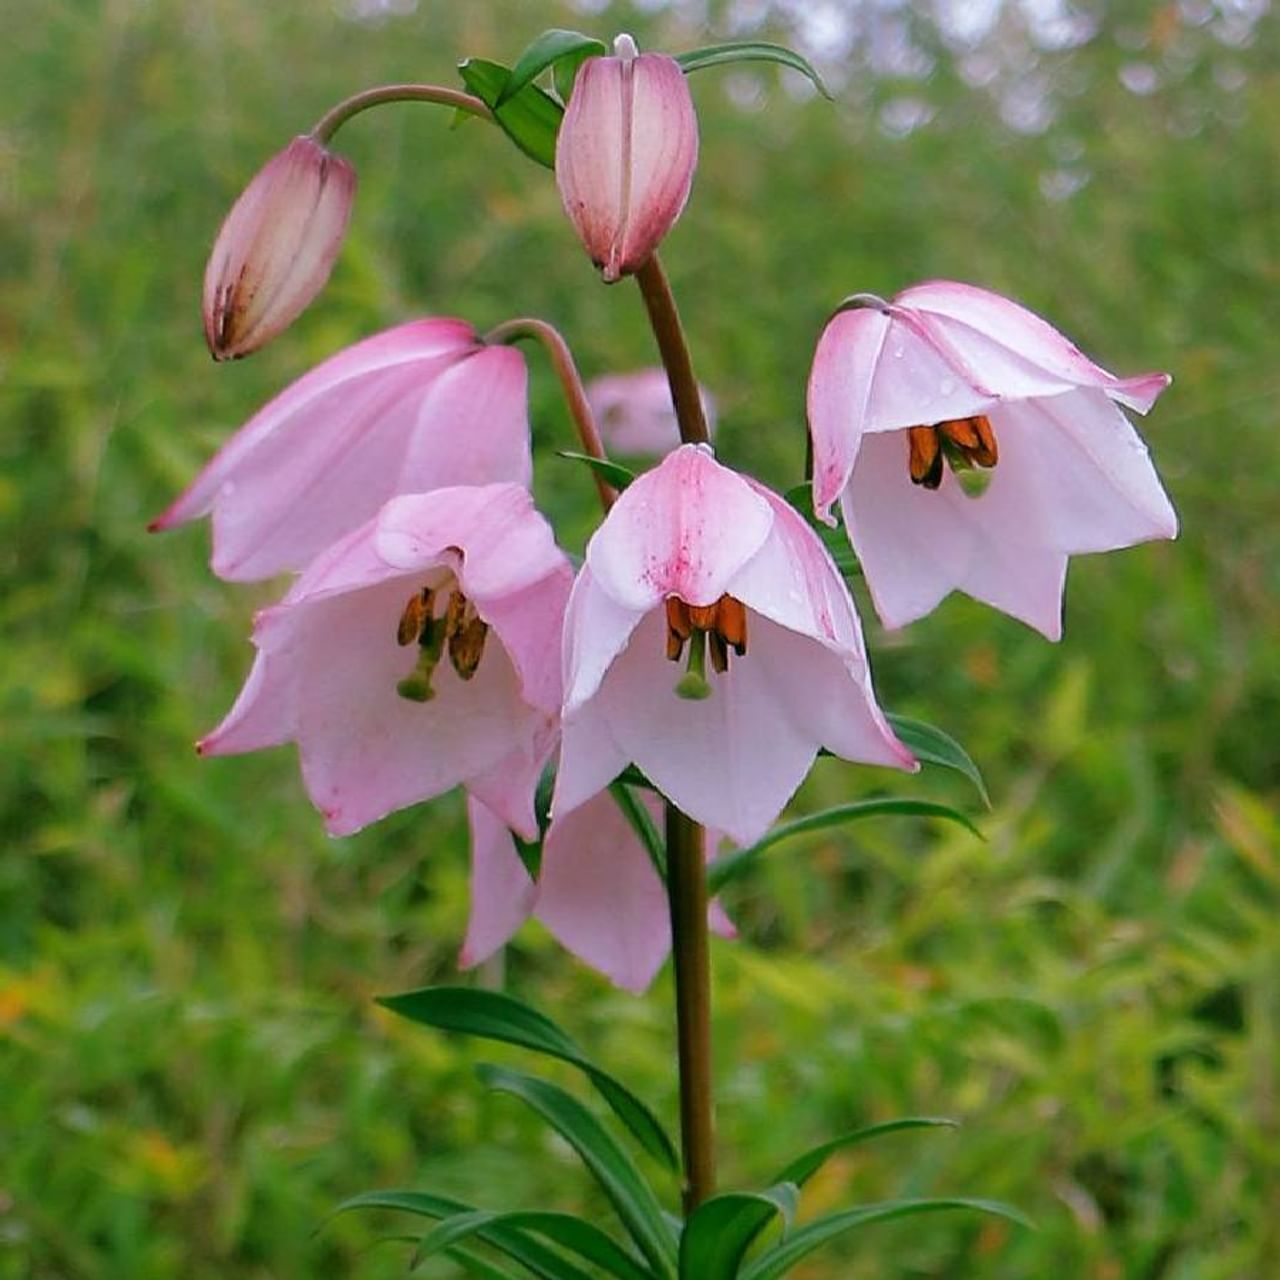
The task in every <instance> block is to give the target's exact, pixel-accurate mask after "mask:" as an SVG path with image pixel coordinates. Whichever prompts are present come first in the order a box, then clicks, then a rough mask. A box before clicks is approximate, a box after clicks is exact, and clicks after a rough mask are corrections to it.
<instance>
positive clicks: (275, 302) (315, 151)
mask: <svg viewBox="0 0 1280 1280" xmlns="http://www.w3.org/2000/svg"><path fill="white" fill-rule="evenodd" d="M355 195H356V171H355V170H354V169H353V168H352V167H351V165H350V164H348V163H347V161H345V160H344V159H343V158H342V157H341V156H338V155H335V154H334V153H333V152H332V151H330V150H329V149H328V148H327V147H325V146H323V145H322V144H321V143H319V142H317V141H316V140H315V139H314V138H312V137H309V136H304V137H301V138H294V140H293V141H292V142H291V143H289V145H288V146H287V147H285V149H284V150H283V151H281V152H279V153H278V154H277V155H274V156H272V158H271V159H270V160H268V161H267V163H266V164H265V165H263V167H262V168H261V169H259V170H258V172H257V174H256V175H255V176H254V179H253V181H252V182H250V183H249V185H248V186H247V187H246V188H245V189H244V191H243V192H241V194H240V198H239V199H238V200H237V201H236V202H235V204H233V205H232V206H231V212H230V213H228V214H227V216H226V219H225V221H224V222H223V224H222V229H221V230H220V231H219V232H218V238H217V240H216V241H215V242H214V246H213V252H212V253H211V254H210V255H209V263H208V266H207V267H206V268H205V274H204V335H205V338H206V339H207V341H208V343H209V350H210V351H211V352H212V353H213V357H214V359H215V360H232V359H235V358H237V357H239V356H247V355H249V353H250V352H253V351H256V350H257V349H258V348H259V347H261V346H265V345H266V344H267V343H268V342H270V341H271V339H272V338H274V337H275V336H276V335H277V334H279V333H281V332H282V331H283V330H285V329H287V328H288V327H289V325H291V324H292V323H293V322H294V321H295V320H296V319H297V318H298V316H300V315H301V314H302V312H303V311H304V310H305V309H306V308H307V307H308V306H309V305H310V303H311V300H312V299H313V298H314V297H315V296H316V294H317V293H319V292H320V290H321V289H323V288H324V286H325V282H326V281H327V280H328V279H329V273H330V272H331V271H332V270H333V264H334V260H335V259H336V258H337V256H338V250H339V249H340V248H341V247H342V239H343V237H344V236H345V235H346V233H347V222H348V221H349V220H350V217H351V205H352V202H353V201H354V200H355Z"/></svg>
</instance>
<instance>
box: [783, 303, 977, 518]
mask: <svg viewBox="0 0 1280 1280" xmlns="http://www.w3.org/2000/svg"><path fill="white" fill-rule="evenodd" d="M993 399H994V393H993V391H992V390H991V388H990V386H989V385H988V384H987V383H986V382H985V381H980V380H977V379H973V378H970V379H968V380H966V378H965V377H964V376H962V374H961V372H960V371H959V370H957V368H956V367H955V364H954V363H953V361H952V359H950V358H949V356H948V354H947V353H945V352H944V351H942V350H940V349H939V347H938V345H937V344H936V342H935V341H934V340H933V338H932V336H931V335H929V334H928V333H927V332H924V331H922V330H921V329H920V328H919V327H918V326H916V325H913V324H911V323H909V322H908V321H907V319H906V318H905V316H904V314H903V313H902V312H901V311H898V310H896V309H891V310H890V311H888V312H882V311H879V310H877V309H875V308H872V307H860V308H857V309H855V310H852V311H842V312H841V313H840V314H839V315H837V316H835V317H834V318H833V319H832V320H831V322H830V323H829V324H828V325H827V327H826V329H825V330H824V331H823V334H822V337H821V338H820V339H819V340H818V348H817V351H816V352H815V354H814V358H813V369H812V371H811V372H810V375H809V396H808V410H809V429H810V432H811V434H812V437H813V462H814V467H813V503H814V510H815V511H816V512H817V513H818V515H819V516H820V517H821V518H822V519H824V520H826V521H827V522H828V523H834V521H833V520H832V519H831V517H830V515H829V512H830V508H831V504H832V503H833V502H834V501H835V500H836V498H837V497H838V496H839V494H840V492H841V490H843V488H844V486H845V485H846V484H847V483H848V479H849V475H850V472H851V471H852V469H853V465H854V459H855V458H856V457H857V455H858V448H859V445H860V442H861V440H862V438H863V436H864V435H866V434H869V433H872V432H878V431H893V430H899V429H901V428H902V427H911V426H920V425H927V424H931V423H934V422H941V421H943V420H945V419H948V418H965V417H968V416H970V415H971V414H975V413H982V412H985V411H986V409H987V408H988V407H989V406H990V405H991V404H992V403H993Z"/></svg>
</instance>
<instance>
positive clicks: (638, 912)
mask: <svg viewBox="0 0 1280 1280" xmlns="http://www.w3.org/2000/svg"><path fill="white" fill-rule="evenodd" d="M642 803H644V804H645V805H646V807H647V808H648V809H649V813H650V816H651V817H652V818H653V819H654V821H655V822H657V823H658V824H659V829H661V821H662V816H661V804H660V803H659V801H658V800H657V798H656V797H655V796H652V795H646V796H644V797H643V799H642ZM467 816H468V818H469V819H470V822H471V918H470V920H469V922H468V924H467V936H466V940H465V942H464V943H463V947H462V954H461V955H460V956H459V958H458V963H459V964H460V965H461V966H462V967H463V968H464V969H465V968H470V967H471V966H472V965H477V964H480V963H481V962H482V961H484V960H486V959H487V958H488V957H489V956H490V955H492V954H493V952H495V951H496V950H497V949H498V948H499V947H500V946H502V945H503V944H504V943H506V941H507V940H508V939H509V938H510V937H511V935H512V934H513V933H515V931H516V930H517V929H518V928H519V927H520V926H521V925H522V924H523V923H524V921H525V920H527V919H528V918H529V917H530V916H533V917H534V918H535V919H537V920H540V921H541V922H542V923H543V924H544V925H545V926H546V927H547V929H548V930H550V932H551V933H552V935H553V936H554V937H555V938H556V939H557V940H558V941H559V942H560V943H561V944H562V945H563V946H565V947H566V948H567V949H568V950H570V951H572V952H573V953H574V955H576V956H577V957H578V958H579V959H581V960H584V961H586V963H587V964H589V965H591V967H592V968H593V969H597V970H599V972H601V973H603V974H604V975H605V977H607V978H608V979H609V980H610V981H611V982H613V983H615V984H616V985H617V986H619V987H622V988H623V989H624V990H626V991H632V992H635V993H636V994H637V995H639V994H640V993H641V992H643V991H644V990H646V989H647V988H648V986H649V984H650V983H651V982H652V981H653V979H654V975H655V974H656V973H657V972H658V970H659V969H660V968H661V967H662V962H663V961H664V960H665V959H666V958H667V953H668V952H669V951H670V950H671V917H670V914H669V910H668V906H667V891H666V888H665V886H664V885H663V883H662V880H661V879H660V877H659V876H658V873H657V871H656V870H655V869H654V866H653V863H652V862H651V861H650V860H649V855H648V853H647V852H646V850H645V848H644V846H643V845H642V844H641V843H640V839H639V837H638V836H637V835H636V833H635V831H634V830H633V829H632V827H631V824H630V823H629V822H628V821H627V819H626V817H625V815H624V814H623V813H622V811H621V810H620V809H619V808H618V806H617V804H615V803H614V800H613V797H612V796H610V795H609V793H608V792H599V793H598V794H596V795H595V796H593V797H592V798H591V799H590V800H588V801H587V802H586V803H585V804H583V805H582V806H581V808H578V809H574V810H573V811H572V812H571V813H567V814H565V815H563V816H562V817H558V818H556V820H555V821H554V822H553V823H552V824H551V826H550V827H549V828H548V830H547V835H546V839H545V840H544V841H543V845H542V865H541V867H540V869H539V875H538V880H537V883H536V884H535V883H534V881H533V879H532V878H531V877H530V875H529V872H528V870H527V869H526V867H525V865H524V862H523V861H522V860H521V858H520V855H519V854H518V853H517V852H516V847H515V843H514V842H513V840H512V838H511V832H510V831H509V830H508V829H507V827H506V824H505V823H504V822H503V821H502V819H501V818H499V817H497V816H496V815H495V814H494V813H493V812H492V811H491V810H490V809H488V808H487V807H486V806H485V805H484V804H483V803H482V802H481V801H480V800H478V799H477V798H476V797H475V796H470V797H468V800H467ZM717 843H718V840H717V839H716V838H715V837H713V836H712V835H711V833H708V839H707V850H708V856H710V855H711V852H712V851H713V850H714V849H715V847H716V844H717ZM709 916H710V924H711V927H712V929H713V930H714V931H715V932H716V933H718V934H720V935H721V936H722V937H726V938H733V937H736V936H737V935H736V931H735V929H734V927H733V924H732V922H731V921H730V920H729V918H728V917H727V916H726V915H725V913H724V910H723V908H721V906H720V904H719V903H718V902H713V903H712V904H711V907H710V911H709Z"/></svg>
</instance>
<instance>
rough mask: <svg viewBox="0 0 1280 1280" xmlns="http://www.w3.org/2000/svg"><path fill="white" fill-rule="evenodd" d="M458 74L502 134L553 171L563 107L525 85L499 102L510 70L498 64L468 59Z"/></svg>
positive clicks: (536, 89)
mask: <svg viewBox="0 0 1280 1280" xmlns="http://www.w3.org/2000/svg"><path fill="white" fill-rule="evenodd" d="M458 74H459V75H461V77H462V83H463V84H465V85H466V87H467V90H468V92H470V93H474V94H475V95H476V97H477V98H479V99H480V100H481V101H482V102H483V103H484V104H485V105H486V106H487V107H489V108H490V109H491V110H492V111H493V115H494V118H495V119H496V120H497V122H498V124H499V125H500V126H501V127H502V130H503V132H504V133H505V134H506V135H507V137H509V138H510V139H511V141H512V142H514V143H515V144H516V146H517V147H519V148H520V150H521V151H523V152H524V153H525V155H527V156H528V157H529V158H530V159H531V160H536V161H537V162H538V163H539V164H541V165H545V166H546V167H547V168H548V169H553V168H555V163H556V135H557V134H558V133H559V132H560V119H561V117H562V116H563V115H564V108H563V107H561V105H560V104H559V103H558V102H557V101H556V100H555V99H554V98H553V97H551V95H550V94H547V93H544V92H543V91H542V90H541V89H539V88H538V86H537V85H536V84H526V85H525V86H524V88H523V89H521V90H520V91H519V92H518V93H515V94H513V95H512V96H511V97H510V98H508V99H507V100H506V101H501V102H500V100H501V99H502V95H503V90H504V89H506V87H507V82H508V80H509V79H510V76H511V71H510V69H509V68H508V67H504V66H503V65H502V64H501V63H500V62H490V61H489V60H488V59H486V58H468V59H467V60H466V61H465V62H460V63H459V64H458Z"/></svg>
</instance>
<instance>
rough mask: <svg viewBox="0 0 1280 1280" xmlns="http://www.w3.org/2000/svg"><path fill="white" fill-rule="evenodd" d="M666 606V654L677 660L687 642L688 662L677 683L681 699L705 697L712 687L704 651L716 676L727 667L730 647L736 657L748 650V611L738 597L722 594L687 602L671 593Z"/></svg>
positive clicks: (708, 694)
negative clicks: (702, 601)
mask: <svg viewBox="0 0 1280 1280" xmlns="http://www.w3.org/2000/svg"><path fill="white" fill-rule="evenodd" d="M666 607H667V657H668V658H670V659H671V660H672V661H673V662H678V661H679V660H680V657H681V655H682V654H683V653H684V646H685V642H686V641H688V642H689V665H688V670H687V672H686V673H685V675H684V676H682V677H681V679H680V681H679V683H678V684H677V685H676V692H677V693H678V694H679V695H680V696H681V697H682V698H695V699H701V698H707V697H710V696H711V686H710V685H709V684H708V683H707V679H706V659H707V650H708V647H710V652H711V669H712V670H713V671H715V672H716V674H717V675H723V674H724V673H725V672H726V671H728V670H729V650H730V649H732V650H733V651H734V652H735V653H736V654H738V656H739V657H741V656H742V655H743V654H745V653H746V651H747V610H746V606H745V605H744V604H743V603H742V601H741V600H738V599H736V598H735V597H733V596H731V595H728V594H726V595H722V596H721V597H720V599H719V600H717V601H716V602H715V603H714V604H688V603H687V602H686V601H684V600H681V599H680V598H679V597H678V596H671V597H669V598H668V600H667V602H666Z"/></svg>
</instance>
